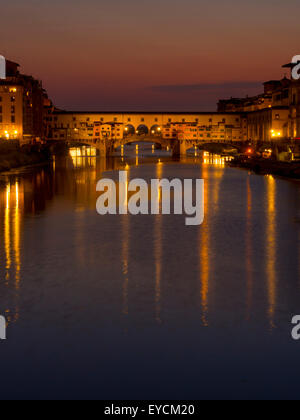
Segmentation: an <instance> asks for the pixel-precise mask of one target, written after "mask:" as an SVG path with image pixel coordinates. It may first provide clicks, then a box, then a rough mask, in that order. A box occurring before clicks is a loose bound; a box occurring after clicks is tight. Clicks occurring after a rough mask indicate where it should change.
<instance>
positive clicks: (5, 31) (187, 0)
mask: <svg viewBox="0 0 300 420" xmlns="http://www.w3.org/2000/svg"><path fill="white" fill-rule="evenodd" d="M299 16H300V2H299V0H285V1H283V0H252V1H247V2H246V1H242V0H227V1H225V0H151V1H150V0H51V1H46V0H26V1H24V0H10V1H9V2H6V3H5V6H2V7H1V25H0V54H2V55H5V56H6V57H7V58H9V59H11V60H14V61H17V62H18V63H19V64H21V66H22V71H23V72H25V73H28V74H32V75H33V76H35V77H37V78H39V79H41V80H43V84H44V87H45V88H46V89H47V91H48V93H49V96H50V97H51V99H52V100H53V101H54V103H55V104H56V105H57V106H59V107H61V108H66V109H68V110H83V111H85V110H90V111H97V110H99V111H109V110H119V111H121V110H124V111H129V110H132V111H134V110H149V111H152V110H153V111H159V110H161V111H166V110H170V111H181V110H182V111H188V110H190V111H197V110H199V111H204V110H207V111H210V110H215V105H216V101H217V100H218V98H220V97H225V98H226V97H230V96H238V95H246V94H249V95H252V94H256V93H259V92H260V90H261V83H262V82H263V81H266V80H269V79H273V78H275V79H277V78H281V77H283V76H284V73H285V71H284V70H283V69H281V65H282V64H284V63H286V62H289V61H290V60H291V58H292V57H293V56H294V55H296V54H300V45H299V39H300V30H299Z"/></svg>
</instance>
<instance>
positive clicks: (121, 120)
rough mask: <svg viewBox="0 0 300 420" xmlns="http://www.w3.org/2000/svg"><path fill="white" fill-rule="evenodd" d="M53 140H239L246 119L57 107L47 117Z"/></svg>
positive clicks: (101, 145)
mask: <svg viewBox="0 0 300 420" xmlns="http://www.w3.org/2000/svg"><path fill="white" fill-rule="evenodd" d="M48 120H49V121H48V127H47V132H48V133H49V138H50V139H52V140H61V141H78V142H82V143H87V144H93V145H96V147H98V146H99V147H98V148H99V149H100V150H101V149H103V148H104V147H109V148H111V147H112V148H116V147H118V146H120V145H122V144H126V143H129V142H131V141H139V140H144V139H145V138H147V139H148V140H151V139H153V141H156V142H158V143H162V145H163V144H164V143H166V144H167V143H168V145H169V144H170V145H171V143H172V142H185V141H187V142H188V143H189V144H190V143H191V142H192V143H194V144H195V145H197V144H198V143H203V142H209V141H211V142H222V143H228V142H241V141H246V140H247V119H246V117H244V116H243V115H239V114H237V113H217V112H216V113H184V114H181V113H126V114H125V113H114V114H112V113H101V114H100V113H81V112H64V111H56V112H54V113H53V115H52V117H51V118H49V119H48Z"/></svg>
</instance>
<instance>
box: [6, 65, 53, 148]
mask: <svg viewBox="0 0 300 420" xmlns="http://www.w3.org/2000/svg"><path fill="white" fill-rule="evenodd" d="M6 76H7V77H6V79H5V80H0V139H6V140H9V139H17V140H20V142H21V143H22V142H31V141H32V140H34V139H36V140H37V139H42V138H43V136H44V121H43V113H44V109H43V102H44V96H45V91H44V90H43V88H42V84H41V82H40V81H38V80H36V79H34V78H33V77H31V76H26V75H23V74H21V73H20V72H19V65H18V64H17V63H13V62H11V61H7V62H6Z"/></svg>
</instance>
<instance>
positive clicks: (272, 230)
mask: <svg viewBox="0 0 300 420" xmlns="http://www.w3.org/2000/svg"><path fill="white" fill-rule="evenodd" d="M266 182H267V212H266V274H267V288H268V302H269V309H268V315H269V321H270V328H271V329H273V328H275V323H274V315H275V310H276V293H277V291H276V283H277V276H276V181H275V179H274V177H273V176H267V177H266Z"/></svg>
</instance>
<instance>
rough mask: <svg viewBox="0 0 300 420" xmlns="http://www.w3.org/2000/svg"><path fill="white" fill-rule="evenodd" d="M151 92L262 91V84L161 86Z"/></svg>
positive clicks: (154, 87)
mask: <svg viewBox="0 0 300 420" xmlns="http://www.w3.org/2000/svg"><path fill="white" fill-rule="evenodd" d="M150 89H151V90H153V91H156V92H162V93H163V92H167V93H184V92H186V93H189V92H194V91H206V92H207V91H211V92H215V91H216V90H220V91H226V90H228V91H230V90H231V91H232V90H239V91H240V90H244V89H250V90H252V89H260V90H261V89H262V82H261V81H259V82H249V81H241V82H224V83H198V84H193V85H160V86H151V87H150Z"/></svg>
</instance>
